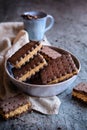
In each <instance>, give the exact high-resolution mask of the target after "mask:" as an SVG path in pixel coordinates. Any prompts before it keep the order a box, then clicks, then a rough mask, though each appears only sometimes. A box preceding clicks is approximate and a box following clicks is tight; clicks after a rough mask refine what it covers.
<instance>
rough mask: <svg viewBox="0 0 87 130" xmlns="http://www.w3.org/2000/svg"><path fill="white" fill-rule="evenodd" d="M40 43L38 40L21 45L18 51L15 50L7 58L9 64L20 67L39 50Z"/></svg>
mask: <svg viewBox="0 0 87 130" xmlns="http://www.w3.org/2000/svg"><path fill="white" fill-rule="evenodd" d="M41 47H42V44H40V43H39V42H35V41H31V42H29V43H27V44H25V45H24V46H22V47H21V48H20V49H19V50H18V51H16V52H15V53H14V54H13V55H12V56H11V57H10V58H9V59H8V62H10V64H11V65H13V66H14V67H16V68H20V67H21V66H22V65H23V64H25V63H26V62H28V61H29V60H30V59H31V58H33V56H34V55H36V54H37V52H38V51H40V49H41Z"/></svg>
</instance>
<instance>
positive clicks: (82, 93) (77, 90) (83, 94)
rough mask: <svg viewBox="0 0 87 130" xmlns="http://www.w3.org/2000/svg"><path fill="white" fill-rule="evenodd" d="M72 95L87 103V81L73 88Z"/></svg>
mask: <svg viewBox="0 0 87 130" xmlns="http://www.w3.org/2000/svg"><path fill="white" fill-rule="evenodd" d="M72 97H74V98H76V99H79V100H81V101H83V102H85V103H87V83H83V82H81V83H79V84H78V85H77V86H76V87H74V88H73V91H72Z"/></svg>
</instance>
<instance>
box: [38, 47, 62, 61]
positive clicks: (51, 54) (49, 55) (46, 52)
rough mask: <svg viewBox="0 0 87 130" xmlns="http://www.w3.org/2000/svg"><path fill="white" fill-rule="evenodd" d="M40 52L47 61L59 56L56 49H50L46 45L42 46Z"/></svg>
mask: <svg viewBox="0 0 87 130" xmlns="http://www.w3.org/2000/svg"><path fill="white" fill-rule="evenodd" d="M40 52H41V54H42V55H43V56H44V57H45V59H46V60H47V61H49V60H54V59H56V58H58V57H60V56H61V54H60V53H58V52H57V51H55V50H53V49H51V48H50V47H48V46H43V47H42V49H41V51H40Z"/></svg>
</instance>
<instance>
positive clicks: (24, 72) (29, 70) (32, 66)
mask: <svg viewBox="0 0 87 130" xmlns="http://www.w3.org/2000/svg"><path fill="white" fill-rule="evenodd" d="M45 65H47V62H46V60H45V59H44V58H43V56H42V55H40V54H37V55H36V56H34V58H33V59H31V60H30V61H29V62H26V64H25V65H23V66H21V68H18V69H17V68H13V69H12V72H13V75H14V77H15V78H16V79H17V80H19V81H26V80H27V79H29V78H30V77H31V76H33V75H35V73H36V72H39V71H40V70H41V69H42V68H43V67H44V66H45Z"/></svg>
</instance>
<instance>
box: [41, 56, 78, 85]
mask: <svg viewBox="0 0 87 130" xmlns="http://www.w3.org/2000/svg"><path fill="white" fill-rule="evenodd" d="M77 73H78V69H77V67H76V65H75V63H74V61H73V59H72V57H71V55H70V54H66V55H64V54H63V55H62V56H61V57H58V58H57V59H56V60H51V61H50V62H49V63H48V65H47V66H46V67H45V68H44V69H43V70H41V73H40V75H41V80H42V83H43V84H53V83H58V82H61V81H63V80H66V79H68V78H70V77H72V76H73V75H76V74H77Z"/></svg>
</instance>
